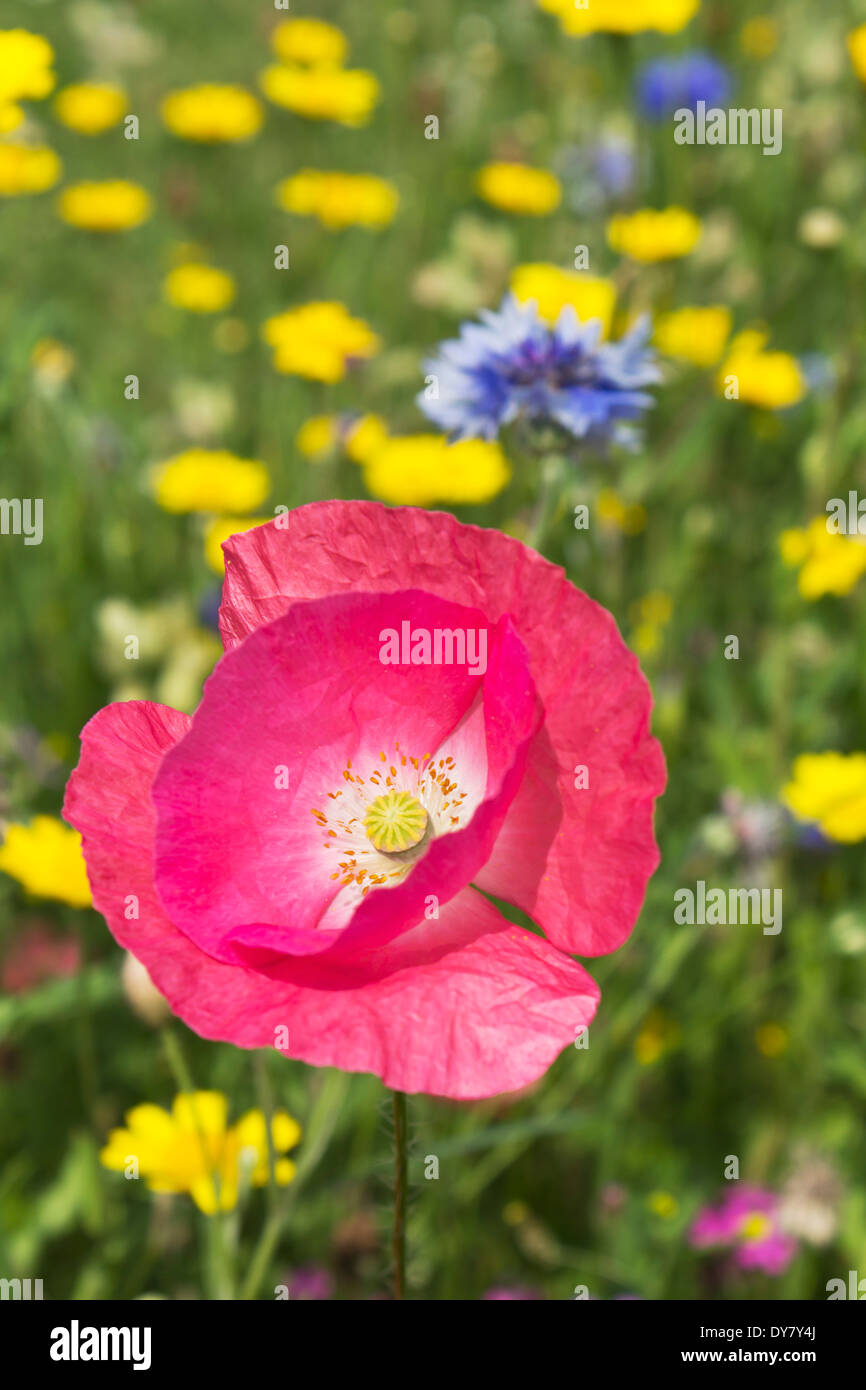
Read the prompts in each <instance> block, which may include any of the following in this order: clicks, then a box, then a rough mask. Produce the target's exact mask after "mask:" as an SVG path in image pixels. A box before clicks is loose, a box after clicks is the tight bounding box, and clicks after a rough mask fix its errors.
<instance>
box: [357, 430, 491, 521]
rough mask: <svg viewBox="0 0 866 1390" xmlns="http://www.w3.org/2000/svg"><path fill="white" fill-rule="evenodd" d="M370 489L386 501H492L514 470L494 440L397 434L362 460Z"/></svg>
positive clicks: (408, 503)
mask: <svg viewBox="0 0 866 1390" xmlns="http://www.w3.org/2000/svg"><path fill="white" fill-rule="evenodd" d="M363 468H364V482H365V484H366V487H367V490H368V491H369V492H371V493H372V494H373V496H374V497H380V498H381V499H382V501H383V502H392V503H395V504H397V505H402V506H416V507H424V506H427V504H428V503H430V502H452V503H457V504H459V503H479V502H489V501H490V499H491V498H493V497H496V496H497V494H498V493H500V492H501V491H502V489H503V488H504V487H505V485H506V483H507V482H508V480H509V478H510V476H511V472H510V469H509V467H508V463H507V461H506V458H505V455H504V454H503V452H502V450H501V448H500V447H499V445H498V444H496V443H488V442H487V441H485V440H481V439H466V440H462V441H461V442H460V443H458V444H449V442H448V440H447V438H446V437H445V435H439V434H411V435H394V436H392V437H391V438H390V439H388V440H387V442H386V443H385V444H384V445H383V446H382V448H381V449H377V450H376V451H375V452H374V453H372V454H370V455H369V456H368V457H367V458H366V459H365V460H364V461H363Z"/></svg>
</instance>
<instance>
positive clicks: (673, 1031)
mask: <svg viewBox="0 0 866 1390" xmlns="http://www.w3.org/2000/svg"><path fill="white" fill-rule="evenodd" d="M679 1036H680V1031H679V1028H678V1026H677V1024H676V1023H674V1021H673V1020H672V1019H670V1018H669V1017H668V1015H667V1014H666V1013H664V1011H663V1010H662V1009H653V1010H652V1012H651V1013H650V1014H649V1015H648V1017H647V1019H646V1022H645V1023H644V1025H643V1027H642V1028H641V1030H640V1032H639V1033H638V1035H637V1037H636V1038H635V1040H634V1055H635V1058H636V1059H637V1061H638V1062H639V1063H640V1065H641V1066H642V1067H651V1066H652V1064H653V1063H654V1062H657V1061H658V1059H659V1058H660V1057H661V1056H663V1054H664V1053H665V1052H668V1051H669V1050H670V1049H671V1048H672V1047H673V1046H674V1045H675V1044H676V1043H677V1042H678V1041H679Z"/></svg>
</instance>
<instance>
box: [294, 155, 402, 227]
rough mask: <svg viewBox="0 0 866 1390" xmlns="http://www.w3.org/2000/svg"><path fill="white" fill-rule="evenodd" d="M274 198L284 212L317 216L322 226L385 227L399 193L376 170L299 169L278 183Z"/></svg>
mask: <svg viewBox="0 0 866 1390" xmlns="http://www.w3.org/2000/svg"><path fill="white" fill-rule="evenodd" d="M277 200H278V202H279V203H280V206H281V207H284V208H285V210H286V212H294V213H298V214H299V215H300V216H302V217H317V218H318V219H319V221H320V222H321V224H322V226H323V227H330V228H339V227H387V225H388V223H389V222H390V221H391V219H392V218H393V216H394V213H395V212H396V211H397V203H398V201H399V195H398V193H397V190H396V188H395V187H394V185H393V184H392V183H389V182H388V180H387V179H380V178H377V177H376V176H375V174H338V173H328V172H326V171H325V170H321V169H301V170H300V172H299V173H297V174H293V175H292V176H291V178H288V179H284V180H283V182H282V183H281V184H278V186H277Z"/></svg>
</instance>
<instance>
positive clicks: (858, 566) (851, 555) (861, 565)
mask: <svg viewBox="0 0 866 1390" xmlns="http://www.w3.org/2000/svg"><path fill="white" fill-rule="evenodd" d="M779 549H780V550H781V553H782V559H783V560H784V562H785V564H786V565H791V566H799V567H800V573H799V575H798V576H797V588H798V589H799V591H800V593H801V594H802V596H803V598H808V599H817V598H821V597H822V596H823V595H824V594H837V595H839V596H840V597H841V596H842V595H844V594H849V593H850V592H851V590H852V589H853V588H854V585H855V584H856V583H857V581H858V579H859V578H860V577H861V575H862V574H864V573H866V543H864V542H863V541H861V540H858V539H857V538H856V537H851V536H845V535H840V534H838V533H837V532H834V531H829V530H828V529H827V517H825V516H816V517H814V519H813V520H812V521H810V522H809V525H808V526H807V527H805V529H803V528H794V529H792V530H790V531H783V532H782V534H781V536H780V537H779Z"/></svg>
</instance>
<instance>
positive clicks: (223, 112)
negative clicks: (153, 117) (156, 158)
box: [162, 82, 264, 144]
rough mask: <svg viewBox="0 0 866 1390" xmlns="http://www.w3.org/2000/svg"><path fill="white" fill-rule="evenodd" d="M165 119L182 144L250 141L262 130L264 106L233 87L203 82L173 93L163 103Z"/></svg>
mask: <svg viewBox="0 0 866 1390" xmlns="http://www.w3.org/2000/svg"><path fill="white" fill-rule="evenodd" d="M162 119H163V122H164V123H165V125H166V126H167V127H168V129H169V130H170V131H172V133H173V134H174V135H179V136H180V138H181V139H182V140H198V141H200V142H202V143H204V144H215V143H217V142H219V141H223V140H250V139H252V137H253V136H254V135H256V134H257V133H258V131H259V130H260V129H261V125H262V121H263V120H264V112H263V110H262V104H261V102H260V101H259V100H258V99H257V98H256V97H254V96H253V95H252V93H251V92H248V91H246V89H245V88H244V87H236V86H233V85H232V84H231V83H218V82H200V83H199V84H198V85H197V86H195V87H183V88H181V89H180V90H178V91H176V92H169V94H168V96H167V97H166V98H165V99H164V101H163V103H162Z"/></svg>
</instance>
